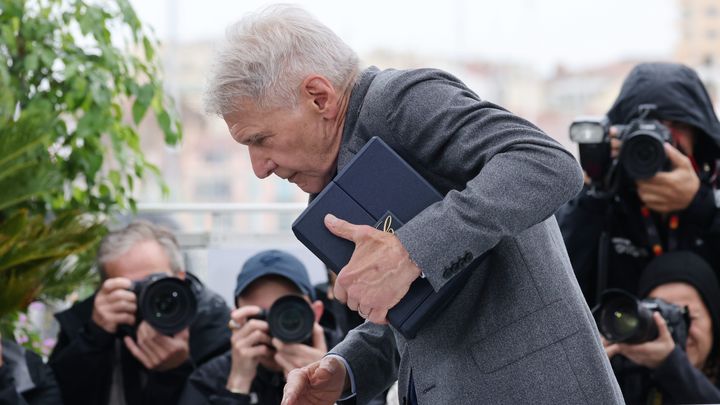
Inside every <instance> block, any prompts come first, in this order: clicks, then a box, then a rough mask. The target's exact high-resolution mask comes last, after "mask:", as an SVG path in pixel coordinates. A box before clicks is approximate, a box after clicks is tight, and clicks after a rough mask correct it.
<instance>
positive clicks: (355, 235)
mask: <svg viewBox="0 0 720 405" xmlns="http://www.w3.org/2000/svg"><path fill="white" fill-rule="evenodd" d="M325 227H327V229H328V230H329V231H330V232H332V233H333V235H335V236H339V237H341V238H343V239H347V240H349V241H351V242H357V241H358V239H359V238H360V236H362V234H363V233H364V232H365V231H364V228H366V227H367V228H369V227H368V226H367V225H354V224H351V223H350V222H347V221H344V220H342V219H340V218H338V217H336V216H335V215H333V214H327V215H325ZM370 229H373V228H370Z"/></svg>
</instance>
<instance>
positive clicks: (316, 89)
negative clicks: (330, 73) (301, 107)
mask: <svg viewBox="0 0 720 405" xmlns="http://www.w3.org/2000/svg"><path fill="white" fill-rule="evenodd" d="M300 95H301V99H302V101H303V102H307V103H309V104H310V106H311V108H312V109H313V110H314V111H317V112H318V113H319V114H321V115H322V116H323V118H326V119H333V118H335V116H336V115H337V113H338V105H337V104H338V103H337V101H338V96H339V94H338V93H337V91H336V89H335V87H334V86H333V85H332V83H330V81H329V80H328V79H327V78H325V77H324V76H320V75H310V76H308V77H306V78H305V80H303V82H302V84H301V87H300Z"/></svg>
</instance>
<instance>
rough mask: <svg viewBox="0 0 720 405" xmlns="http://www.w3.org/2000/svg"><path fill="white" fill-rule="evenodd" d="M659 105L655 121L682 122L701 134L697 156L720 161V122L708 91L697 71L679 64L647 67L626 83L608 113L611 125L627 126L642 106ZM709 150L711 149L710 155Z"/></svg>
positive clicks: (635, 73)
mask: <svg viewBox="0 0 720 405" xmlns="http://www.w3.org/2000/svg"><path fill="white" fill-rule="evenodd" d="M641 104H655V105H656V106H657V110H655V112H654V114H653V115H652V117H653V118H656V119H661V120H670V121H676V122H682V123H685V124H688V125H692V126H693V127H695V128H697V129H698V130H700V132H701V134H699V135H701V136H700V139H699V140H698V141H697V142H696V144H695V151H694V153H695V154H696V155H699V152H700V153H702V154H703V155H705V156H698V157H702V158H704V159H703V160H705V161H712V160H714V159H717V158H720V122H718V118H717V116H716V115H715V111H714V110H713V106H712V102H711V101H710V97H709V96H708V93H707V90H705V86H704V85H703V83H702V81H701V80H700V78H699V77H698V75H697V73H695V71H694V70H692V69H690V68H689V67H687V66H684V65H680V64H676V63H643V64H640V65H638V66H636V67H635V68H634V69H633V70H632V71H631V72H630V74H629V75H628V77H627V78H626V79H625V82H624V83H623V85H622V89H621V90H620V95H619V96H618V97H617V99H616V100H615V104H614V105H613V106H612V108H610V111H608V113H607V116H608V118H609V119H610V123H611V124H614V125H615V124H627V123H629V122H630V121H631V120H632V119H633V118H637V116H638V106H639V105H641ZM708 148H709V149H711V151H710V153H707V152H708Z"/></svg>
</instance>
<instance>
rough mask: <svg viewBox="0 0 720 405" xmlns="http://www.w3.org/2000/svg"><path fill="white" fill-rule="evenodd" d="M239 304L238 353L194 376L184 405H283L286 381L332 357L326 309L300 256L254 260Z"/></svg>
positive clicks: (238, 292)
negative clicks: (296, 371)
mask: <svg viewBox="0 0 720 405" xmlns="http://www.w3.org/2000/svg"><path fill="white" fill-rule="evenodd" d="M235 304H236V306H237V309H235V310H234V311H233V312H232V314H231V318H232V320H231V321H230V325H229V326H230V328H231V329H232V331H233V333H232V338H231V343H232V349H231V350H230V351H228V352H227V353H225V354H223V355H221V356H219V357H218V358H216V359H214V360H212V361H210V362H208V363H207V364H205V365H204V366H202V367H200V368H199V369H197V370H196V371H195V372H194V373H193V374H192V375H191V376H190V379H189V380H188V383H187V385H186V387H185V391H184V392H183V395H182V398H181V400H180V403H181V404H206V403H212V404H280V402H281V400H282V393H283V386H284V385H285V376H286V375H287V374H288V373H289V372H290V371H291V370H293V369H295V368H298V367H303V366H306V365H308V364H310V363H312V362H315V361H317V360H319V359H321V358H322V357H323V356H324V355H325V353H326V352H327V347H328V344H327V343H326V341H327V338H326V336H325V333H324V331H323V328H322V327H321V326H320V325H319V323H318V321H319V319H320V317H321V316H322V313H323V304H322V302H321V301H317V300H315V291H314V288H313V286H312V284H311V283H310V278H309V277H308V274H307V270H306V269H305V266H304V265H303V264H302V263H301V262H300V261H299V260H298V259H297V258H295V257H294V256H292V255H290V254H288V253H286V252H282V251H279V250H267V251H263V252H260V253H258V254H256V255H254V256H252V257H251V258H250V259H248V260H247V261H246V262H245V264H244V265H243V267H242V269H241V270H240V274H239V275H238V278H237V286H236V287H235Z"/></svg>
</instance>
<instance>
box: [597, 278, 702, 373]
mask: <svg viewBox="0 0 720 405" xmlns="http://www.w3.org/2000/svg"><path fill="white" fill-rule="evenodd" d="M648 297H649V298H659V299H662V300H664V301H666V302H668V303H671V304H675V305H677V306H679V307H687V308H688V311H689V315H690V328H689V330H688V335H687V341H686V349H685V351H686V353H687V357H688V360H689V361H690V364H692V365H693V366H694V367H695V368H697V369H702V368H703V366H704V364H705V362H706V360H707V358H708V356H709V354H710V351H711V349H712V342H713V332H712V320H711V318H710V312H709V311H708V309H707V307H706V306H705V304H704V303H703V301H702V299H701V298H700V294H699V293H698V291H697V290H696V289H695V288H694V287H692V286H691V285H689V284H686V283H680V282H673V283H667V284H663V285H660V286H658V287H656V288H655V289H653V290H652V291H650V293H649V294H648ZM653 320H654V322H655V324H656V326H657V329H658V337H657V338H656V339H654V340H651V341H647V342H644V343H639V344H629V343H612V344H611V343H608V342H607V341H606V340H605V338H603V345H604V346H605V351H606V352H607V354H608V357H610V358H612V357H613V356H615V355H617V354H621V355H623V356H625V357H627V358H628V359H630V360H631V361H632V362H633V363H635V364H638V365H641V366H645V367H648V368H650V369H654V368H657V367H658V366H660V365H661V364H662V363H663V362H664V361H665V359H666V358H667V356H668V355H669V354H670V352H671V351H672V350H673V349H674V348H675V344H676V343H675V341H674V340H673V337H672V335H671V333H670V331H669V329H668V326H667V322H666V321H665V319H663V317H662V316H661V315H660V313H659V312H654V313H653Z"/></svg>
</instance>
